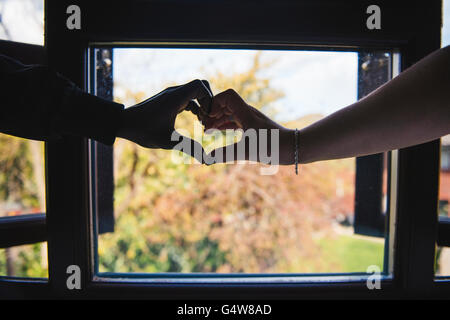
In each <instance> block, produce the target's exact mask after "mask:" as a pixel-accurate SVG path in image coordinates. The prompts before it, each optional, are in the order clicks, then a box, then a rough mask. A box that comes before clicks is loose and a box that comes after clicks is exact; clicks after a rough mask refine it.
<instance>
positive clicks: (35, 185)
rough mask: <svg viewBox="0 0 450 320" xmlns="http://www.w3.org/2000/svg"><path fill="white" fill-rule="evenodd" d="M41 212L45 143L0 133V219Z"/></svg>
mask: <svg viewBox="0 0 450 320" xmlns="http://www.w3.org/2000/svg"><path fill="white" fill-rule="evenodd" d="M44 212H45V172H44V143H43V142H40V141H33V140H27V139H22V138H17V137H13V136H10V135H6V134H0V219H1V217H5V216H17V215H23V214H30V213H44Z"/></svg>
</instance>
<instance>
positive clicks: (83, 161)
mask: <svg viewBox="0 0 450 320" xmlns="http://www.w3.org/2000/svg"><path fill="white" fill-rule="evenodd" d="M237 3H238V5H237ZM69 4H72V3H71V2H69V1H63V0H58V1H51V0H48V1H47V6H46V22H47V33H46V36H47V38H46V44H47V46H48V47H47V48H48V55H49V63H50V65H51V66H52V67H54V68H56V69H57V70H59V71H60V72H62V73H63V74H65V75H67V76H69V77H70V78H71V79H72V80H73V81H75V82H76V83H77V84H78V85H80V86H82V87H84V88H85V89H86V90H92V89H93V88H96V87H97V88H96V90H97V91H96V94H99V95H103V96H104V97H107V98H112V97H113V94H114V95H115V94H118V92H116V91H114V92H109V91H108V90H106V92H103V93H101V91H99V90H98V89H102V88H105V87H106V88H111V87H108V84H106V86H105V85H102V86H99V82H98V80H99V79H98V78H97V79H95V77H104V78H105V79H103V80H101V81H105V82H106V83H108V82H110V81H111V80H114V79H111V76H110V74H109V73H108V72H103V71H102V72H96V71H95V68H96V67H97V66H102V60H103V62H104V65H108V63H109V62H107V60H106V59H110V60H111V61H110V62H112V65H113V66H114V65H118V64H117V59H116V52H115V50H116V48H117V50H119V49H118V48H124V49H123V50H128V49H126V48H142V49H141V50H147V49H144V48H148V47H157V48H170V47H171V45H172V44H175V45H174V46H172V47H183V48H188V47H190V48H197V49H231V48H236V47H239V48H240V49H246V50H263V51H264V50H270V49H275V48H276V49H289V50H290V51H293V52H295V51H296V50H303V51H339V52H358V53H360V58H362V57H363V56H362V54H363V53H365V54H366V59H367V57H369V58H370V57H371V56H370V54H375V53H377V54H378V53H379V54H381V56H379V57H378V58H379V59H378V60H381V61H382V60H383V54H384V53H388V54H389V57H387V56H386V58H388V59H386V61H389V62H390V64H389V65H390V66H396V65H400V67H401V69H402V70H403V69H405V68H407V67H408V66H410V65H411V64H413V63H414V62H416V61H418V60H419V59H420V58H422V57H424V56H425V55H426V54H428V53H430V52H431V51H433V50H435V49H437V48H439V37H438V35H439V32H440V31H439V30H440V14H441V8H440V3H439V2H438V1H435V2H427V5H426V6H420V8H418V7H416V4H415V3H414V4H412V3H410V2H408V3H406V2H405V3H403V2H402V1H399V2H395V3H393V2H389V1H381V2H380V4H379V5H380V6H381V8H382V10H383V29H382V30H378V31H373V30H372V31H368V30H367V28H366V26H365V23H364V19H365V15H366V13H365V12H366V9H367V8H366V4H364V3H362V2H360V1H349V2H345V3H344V2H339V3H337V2H336V3H335V2H329V1H303V2H294V1H288V0H286V1H277V2H266V1H264V2H261V3H260V4H259V5H258V6H255V3H254V2H246V1H239V2H237V1H236V2H234V1H229V2H214V3H210V2H206V1H203V0H199V1H193V2H184V1H178V0H173V1H159V0H156V1H149V2H144V1H132V5H128V6H124V5H123V4H115V3H110V2H109V3H108V5H101V4H100V3H99V2H92V1H91V2H89V1H79V4H80V7H81V12H82V18H83V20H82V21H84V22H82V23H83V25H82V29H81V30H67V29H66V28H64V27H63V26H64V23H63V22H64V21H63V17H65V12H66V8H67V6H68V5H69ZM102 4H103V3H102ZM418 5H420V4H417V6H418ZM236 8H239V10H236ZM214 12H221V14H220V15H217V14H215V15H213V13H214ZM87 13H89V14H87ZM418 14H420V15H421V16H420V21H423V20H426V21H424V23H423V24H421V26H420V30H418V29H417V30H416V29H415V27H412V28H407V27H405V26H415V25H416V24H415V21H418V19H419V17H418V16H417V15H418ZM149 15H150V16H151V17H160V16H164V17H165V19H149ZM230 16H232V17H233V19H230V18H229V17H230ZM192 17H205V18H202V19H192ZM249 17H252V18H251V19H249ZM311 17H313V19H312V18H311ZM213 20H214V21H213ZM213 22H214V23H213ZM205 25H207V26H208V28H205V27H204V26H205ZM96 49H99V50H98V51H97V52H96V51H95V50H96ZM103 49H113V50H107V51H105V52H102V50H103ZM121 50H122V49H121ZM155 50H156V49H155ZM98 52H100V53H98ZM108 52H109V53H108ZM396 52H398V53H399V55H395V54H393V53H396ZM111 53H112V55H111V56H109V57H108V54H111ZM98 54H100V56H98ZM103 54H105V55H103ZM96 59H97V60H100V61H96ZM395 59H399V61H398V64H397V63H393V61H394V60H395ZM361 61H362V60H361ZM69 62H70V63H69ZM97 62H100V64H97ZM361 66H362V64H361ZM393 74H394V72H393V70H391V71H390V72H389V73H388V75H389V76H392V75H393ZM93 75H95V76H94V79H93V78H92V76H93ZM114 85H116V83H115V82H114ZM114 89H116V88H114ZM97 147H98V146H97ZM108 152H111V150H108ZM103 155H104V153H102V151H100V152H99V149H98V148H97V149H95V147H93V145H92V144H90V142H89V141H86V140H84V139H78V138H66V139H65V140H64V141H59V142H52V143H48V144H47V149H46V159H47V169H48V170H47V200H48V201H47V229H48V235H49V239H48V259H49V278H50V279H51V281H49V284H44V285H43V284H41V283H38V284H36V283H35V282H34V283H31V282H26V281H23V282H21V283H20V285H21V286H22V287H23V288H24V289H23V290H29V291H27V292H34V293H36V291H35V290H37V289H36V288H37V287H38V288H42V287H45V288H46V289H47V290H49V291H50V292H59V293H61V295H64V296H76V295H77V294H79V292H76V291H70V290H67V289H66V279H67V273H66V270H67V267H68V266H70V265H78V266H79V267H80V269H81V274H82V284H81V285H82V288H84V289H83V291H82V293H83V297H106V296H110V297H111V296H113V297H114V296H115V297H119V296H123V295H124V294H126V295H127V297H139V296H140V295H141V294H145V295H146V297H156V296H157V297H158V298H164V297H173V296H174V295H175V294H176V296H177V297H187V296H189V297H190V298H195V297H219V296H221V297H226V296H228V297H237V296H239V297H252V298H253V299H255V298H258V297H263V296H265V297H275V296H276V297H278V298H279V297H296V298H300V297H311V296H315V295H318V294H320V296H321V297H322V298H323V297H342V293H343V292H346V293H347V294H348V295H353V296H355V297H371V296H373V295H374V291H370V290H368V289H367V287H366V279H367V274H365V273H364V274H361V273H359V274H356V275H355V274H353V275H348V274H340V275H333V274H328V272H329V270H326V272H327V274H320V275H317V274H310V275H309V276H308V277H299V276H297V275H295V274H294V275H293V277H292V274H289V275H285V274H276V275H275V276H274V274H269V273H267V274H262V273H257V274H252V275H250V274H247V276H241V277H228V276H223V277H213V278H208V277H200V278H199V277H196V276H195V275H194V276H190V275H187V276H186V275H184V274H182V275H181V276H180V275H176V276H173V275H165V274H164V275H160V276H159V277H157V278H155V277H154V278H153V279H149V276H148V274H142V275H140V277H133V278H130V277H129V276H128V275H126V276H120V277H119V278H117V277H112V276H103V275H102V274H98V273H97V270H99V265H98V263H102V262H101V260H100V261H98V260H97V261H96V255H97V252H98V249H100V250H101V249H102V247H101V246H102V244H101V241H100V242H99V243H97V242H96V239H97V238H96V231H97V229H99V228H106V229H105V230H112V224H111V221H112V219H111V215H109V216H108V212H109V213H111V210H108V209H106V210H103V209H100V208H108V205H109V206H110V205H111V202H108V201H109V200H110V199H111V197H112V194H113V193H112V192H114V189H113V188H112V186H114V185H113V184H112V183H111V177H112V175H111V174H107V175H103V173H104V172H107V171H103V170H109V172H111V170H112V167H108V165H107V168H106V169H105V168H102V166H103V165H104V164H105V163H106V162H104V161H103V160H100V157H102V156H103ZM107 159H111V157H110V156H106V157H105V158H104V160H106V161H108V160H107ZM373 163H375V164H376V166H377V169H376V174H375V175H373V176H372V178H374V177H375V178H376V179H378V185H377V189H376V193H377V198H376V199H375V198H371V201H376V202H377V203H376V206H371V207H370V208H372V209H373V208H376V209H377V210H376V211H374V212H375V213H373V212H370V214H371V215H370V216H366V217H364V215H365V214H368V211H364V210H363V211H360V212H361V213H362V215H363V217H364V219H362V221H366V222H367V221H378V220H377V219H378V218H380V217H382V214H383V213H386V215H387V214H389V219H387V218H385V219H386V220H384V223H385V224H384V228H385V230H388V233H387V234H386V235H385V238H386V239H388V240H389V241H388V242H387V243H388V245H387V248H386V249H384V250H383V252H384V255H386V258H385V257H384V256H383V261H389V264H390V265H389V266H388V268H384V270H388V271H392V272H389V273H388V274H385V275H384V276H383V277H382V282H381V286H382V290H381V291H379V292H377V296H383V297H389V296H393V295H394V296H395V295H402V294H403V293H404V292H407V293H409V292H411V293H416V294H429V295H435V294H439V292H442V291H440V290H448V286H449V285H448V281H447V280H446V279H441V280H440V281H438V282H435V281H434V257H435V248H434V247H435V244H436V239H435V232H434V231H435V229H436V227H437V216H436V215H433V213H436V212H437V209H438V208H437V197H438V172H439V170H438V164H439V142H438V141H433V142H430V143H427V144H423V145H419V146H414V147H411V148H407V149H402V150H398V151H394V152H392V153H391V155H388V156H387V157H385V160H380V158H377V159H376V161H375V160H374V162H373ZM384 168H387V169H386V171H384ZM144 169H145V168H144ZM357 171H358V169H356V171H355V174H357ZM383 172H386V174H385V177H386V179H384V180H383V178H381V180H380V178H379V177H380V176H381V177H383ZM291 174H292V173H291ZM100 177H103V178H100ZM116 177H118V176H116ZM102 179H103V180H102ZM102 181H103V182H102ZM380 181H381V183H380ZM362 182H363V183H364V182H365V181H364V180H362ZM118 183H119V182H117V184H118ZM366 183H367V180H366ZM371 183H372V182H371ZM371 183H369V184H368V185H370V184H371ZM383 185H385V186H386V190H385V193H386V194H387V197H386V198H387V199H388V200H387V201H386V205H385V210H383V204H382V203H383V196H382V194H383ZM102 186H106V189H102ZM101 190H105V192H104V194H103V195H104V198H105V199H107V200H108V199H109V200H108V201H106V202H102V201H103V200H101V199H103V196H100V193H101V192H103V191H101ZM356 192H358V187H356V189H355V193H356ZM338 194H339V192H338ZM344 194H345V191H344ZM392 195H395V197H393V196H392ZM114 196H115V197H117V198H119V197H120V194H116V195H114ZM363 196H364V194H363ZM99 197H100V198H99ZM380 202H381V204H379V203H380ZM109 209H111V208H109ZM114 209H116V208H114ZM380 211H381V213H380ZM101 212H104V213H106V215H105V216H106V218H105V219H107V220H105V221H109V223H107V222H105V223H104V226H105V227H100V225H102V221H103V218H101V217H100V216H101V215H102V214H101ZM390 213H395V214H393V215H392V214H390ZM426 213H429V214H426ZM374 217H378V218H374ZM385 217H387V216H385ZM108 219H109V220H108ZM97 222H98V223H97ZM119 223H121V222H119V221H118V219H117V220H116V221H115V222H114V224H115V225H114V228H117V226H118V225H119ZM380 225H381V224H378V223H377V224H376V225H374V224H372V222H370V223H369V224H361V226H370V227H373V228H374V230H377V232H379V230H380ZM115 230H117V229H115ZM366 231H367V229H366V230H362V232H364V233H367V232H366ZM110 234H113V233H110ZM411 234H414V237H412V236H411ZM378 235H379V234H378ZM106 236H108V235H106ZM102 237H103V236H102ZM97 246H98V248H97ZM100 255H101V254H100ZM159 270H161V269H156V270H155V271H159ZM294 270H295V269H294ZM100 271H101V270H100ZM119 271H120V270H119ZM144 271H145V272H154V271H152V270H144ZM283 271H286V270H283ZM248 282H252V283H248ZM286 282H289V284H287V283H286ZM255 283H257V285H256V286H255V285H254V284H255ZM236 284H237V285H236ZM312 284H313V285H312ZM12 285H13V284H11V283H9V282H5V281H3V282H1V281H0V286H1V287H2V288H3V287H4V288H8V287H10V286H12ZM287 286H289V288H287ZM447 292H448V291H447Z"/></svg>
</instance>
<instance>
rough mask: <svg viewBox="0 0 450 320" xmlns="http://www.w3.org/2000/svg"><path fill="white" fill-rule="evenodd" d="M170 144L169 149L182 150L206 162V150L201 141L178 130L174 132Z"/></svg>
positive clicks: (199, 160) (201, 161)
mask: <svg viewBox="0 0 450 320" xmlns="http://www.w3.org/2000/svg"><path fill="white" fill-rule="evenodd" d="M168 146H169V149H172V150H178V151H181V152H183V153H185V154H187V155H189V156H191V157H193V158H195V159H196V160H197V161H198V162H200V163H204V159H205V158H206V152H205V150H204V149H203V147H202V145H201V144H200V143H199V142H197V141H195V140H193V139H191V138H189V137H186V136H184V135H182V134H180V133H179V132H178V131H177V130H174V131H173V132H172V135H171V139H170V142H168Z"/></svg>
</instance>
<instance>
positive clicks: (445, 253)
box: [436, 0, 450, 276]
mask: <svg viewBox="0 0 450 320" xmlns="http://www.w3.org/2000/svg"><path fill="white" fill-rule="evenodd" d="M442 8H443V11H444V12H443V26H442V41H441V46H442V47H445V46H447V45H449V44H450V1H449V0H444V1H443V7H442ZM449 202H450V135H447V136H445V137H442V138H441V173H440V177H439V216H440V217H450V208H449ZM449 236H450V235H449ZM436 275H437V276H450V248H448V247H441V246H438V247H437V251H436Z"/></svg>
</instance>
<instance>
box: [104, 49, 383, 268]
mask: <svg viewBox="0 0 450 320" xmlns="http://www.w3.org/2000/svg"><path fill="white" fill-rule="evenodd" d="M113 57H114V59H113V77H114V99H115V100H116V101H118V102H121V103H124V104H125V105H126V106H131V105H133V104H135V103H138V102H141V101H143V100H144V99H146V98H147V97H149V96H151V95H153V94H155V93H157V92H159V91H161V90H163V89H164V88H166V87H168V86H171V85H174V84H182V83H186V82H188V81H190V80H192V79H197V78H199V79H208V81H209V82H210V84H211V86H212V90H213V92H214V93H215V94H217V93H219V92H221V91H223V90H225V89H228V88H233V89H235V90H236V91H237V92H238V93H240V94H241V95H242V96H243V98H244V99H245V100H246V101H247V102H248V103H249V104H251V105H253V106H254V107H256V108H258V109H260V110H261V111H262V112H264V113H265V114H267V115H269V116H271V117H272V118H273V119H275V120H276V121H279V122H281V123H282V124H284V125H285V126H287V127H290V128H299V129H300V128H302V127H304V126H307V125H309V124H311V123H313V122H314V121H317V120H319V119H321V118H322V117H324V116H326V115H328V114H330V113H332V112H334V111H336V110H338V109H340V108H342V107H345V106H347V105H349V104H351V103H353V102H354V101H356V98H357V82H358V79H357V75H358V72H357V64H358V54H357V53H355V52H306V51H269V50H268V51H255V50H224V49H223V50H211V49H114V54H113ZM98 85H101V84H98V83H97V86H98ZM176 127H177V128H178V129H185V130H186V132H188V133H191V134H192V133H193V132H194V131H195V130H197V131H198V132H202V127H201V125H200V124H199V123H198V122H197V121H196V119H195V117H194V116H193V115H191V114H190V113H186V112H185V113H182V114H180V115H179V117H178V118H177V122H176ZM202 142H203V144H204V146H205V147H210V148H211V147H212V146H208V145H207V141H206V139H205V140H203V141H202ZM262 167H265V166H261V165H257V164H250V163H247V164H226V165H225V164H221V165H213V166H209V167H206V166H202V165H199V164H183V163H181V164H176V163H174V161H173V158H172V151H166V150H149V149H144V148H140V147H139V146H136V145H134V144H132V143H129V142H127V141H125V140H121V139H118V140H117V141H116V143H115V145H114V181H115V191H114V192H115V193H114V198H115V203H114V211H115V218H116V221H115V231H114V232H113V233H107V234H103V235H100V236H99V238H98V265H99V271H100V272H145V273H147V272H148V273H154V272H182V273H188V272H212V273H347V272H363V273H364V272H366V270H367V268H368V267H369V266H370V265H376V266H378V267H379V268H380V270H383V259H384V246H385V239H384V238H374V237H367V236H360V235H355V234H354V233H353V225H352V223H353V212H354V194H355V186H354V180H355V159H354V158H352V159H343V160H336V161H323V162H318V163H313V164H309V165H305V166H302V167H301V168H300V172H299V175H298V176H296V175H295V173H294V167H293V166H289V167H279V169H278V171H277V172H276V173H275V174H273V175H261V173H260V172H261V168H262ZM266 168H267V167H266Z"/></svg>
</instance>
